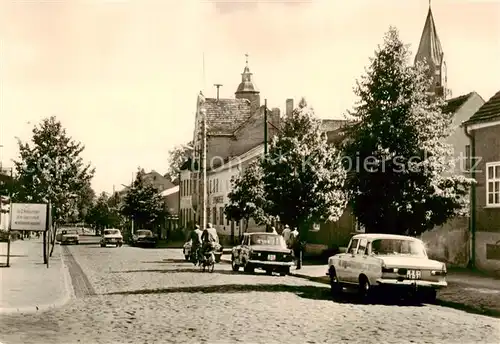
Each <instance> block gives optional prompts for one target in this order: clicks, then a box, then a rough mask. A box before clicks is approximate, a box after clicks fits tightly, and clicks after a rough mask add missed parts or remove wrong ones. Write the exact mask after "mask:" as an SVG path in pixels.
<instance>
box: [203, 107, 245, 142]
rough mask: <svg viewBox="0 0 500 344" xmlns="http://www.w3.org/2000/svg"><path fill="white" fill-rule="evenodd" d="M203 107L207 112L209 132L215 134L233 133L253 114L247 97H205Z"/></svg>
mask: <svg viewBox="0 0 500 344" xmlns="http://www.w3.org/2000/svg"><path fill="white" fill-rule="evenodd" d="M201 108H202V109H205V110H206V114H207V134H208V135H215V136H216V135H233V133H234V131H235V130H236V129H238V127H239V126H240V125H242V124H243V123H244V122H245V121H247V120H248V119H249V118H250V117H251V115H252V111H251V106H250V101H249V100H247V99H215V98H205V101H204V102H203V103H202V105H201Z"/></svg>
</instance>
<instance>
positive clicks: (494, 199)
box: [486, 161, 500, 207]
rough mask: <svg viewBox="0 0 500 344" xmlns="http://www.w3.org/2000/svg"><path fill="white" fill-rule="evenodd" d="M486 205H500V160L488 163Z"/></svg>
mask: <svg viewBox="0 0 500 344" xmlns="http://www.w3.org/2000/svg"><path fill="white" fill-rule="evenodd" d="M486 205H487V206H489V207H500V161H498V162H489V163H487V164H486Z"/></svg>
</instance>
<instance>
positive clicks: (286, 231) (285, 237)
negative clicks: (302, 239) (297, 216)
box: [281, 225, 292, 248]
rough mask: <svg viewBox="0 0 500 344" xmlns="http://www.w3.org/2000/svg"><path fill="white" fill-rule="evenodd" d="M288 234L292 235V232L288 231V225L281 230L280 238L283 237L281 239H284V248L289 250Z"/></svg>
mask: <svg viewBox="0 0 500 344" xmlns="http://www.w3.org/2000/svg"><path fill="white" fill-rule="evenodd" d="M290 233H292V230H291V229H290V227H289V226H288V225H285V229H283V232H282V233H281V236H282V237H283V239H285V242H286V246H287V247H288V248H291V247H290Z"/></svg>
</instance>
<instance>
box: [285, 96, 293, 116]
mask: <svg viewBox="0 0 500 344" xmlns="http://www.w3.org/2000/svg"><path fill="white" fill-rule="evenodd" d="M292 112H293V99H287V100H286V111H285V115H286V116H287V117H288V116H291V115H292Z"/></svg>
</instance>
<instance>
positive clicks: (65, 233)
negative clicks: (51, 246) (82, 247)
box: [61, 229, 80, 245]
mask: <svg viewBox="0 0 500 344" xmlns="http://www.w3.org/2000/svg"><path fill="white" fill-rule="evenodd" d="M79 241H80V236H79V235H78V230H77V229H63V230H62V231H61V245H68V244H75V245H78V242H79Z"/></svg>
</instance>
